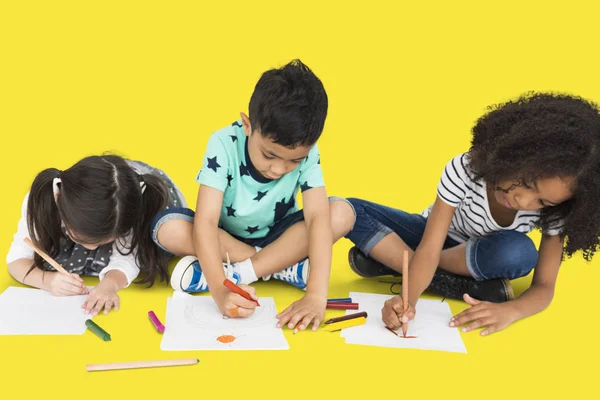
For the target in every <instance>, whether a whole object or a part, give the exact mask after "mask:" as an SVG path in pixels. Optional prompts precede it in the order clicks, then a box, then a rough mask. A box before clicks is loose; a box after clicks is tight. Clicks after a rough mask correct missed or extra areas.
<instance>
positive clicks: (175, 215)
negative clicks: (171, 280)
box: [150, 208, 195, 257]
mask: <svg viewBox="0 0 600 400" xmlns="http://www.w3.org/2000/svg"><path fill="white" fill-rule="evenodd" d="M194 215H195V213H194V211H193V210H190V209H189V208H167V209H164V210H162V211H160V212H159V213H158V214H156V216H155V217H154V219H153V220H152V224H151V225H150V230H151V232H150V234H151V235H152V240H153V241H154V243H156V245H157V246H158V247H160V248H161V249H162V250H164V251H166V252H167V253H169V255H170V256H171V257H174V256H175V254H173V253H171V252H170V251H169V250H167V249H166V248H164V247H163V245H161V244H160V243H159V242H158V231H159V230H160V227H161V226H162V225H163V224H164V223H165V222H167V221H171V220H174V219H176V220H182V221H186V222H189V223H193V222H194Z"/></svg>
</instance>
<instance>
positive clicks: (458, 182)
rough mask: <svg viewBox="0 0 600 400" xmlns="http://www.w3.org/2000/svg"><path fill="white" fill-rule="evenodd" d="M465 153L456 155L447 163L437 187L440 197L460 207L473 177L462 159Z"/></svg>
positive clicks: (445, 201)
mask: <svg viewBox="0 0 600 400" xmlns="http://www.w3.org/2000/svg"><path fill="white" fill-rule="evenodd" d="M465 154H466V153H463V154H461V155H458V156H456V157H454V158H453V159H452V160H450V161H449V162H448V164H446V167H445V168H444V172H443V173H442V177H441V178H440V183H439V184H438V188H437V194H438V196H439V197H440V199H442V200H443V201H444V203H446V204H448V205H449V206H452V207H458V205H459V204H460V203H461V202H462V201H463V200H464V199H465V197H466V195H467V191H469V189H468V185H467V183H468V182H470V181H471V179H470V177H469V174H468V172H467V171H466V170H465V167H464V165H465V163H464V162H463V160H462V158H463V157H464V156H465Z"/></svg>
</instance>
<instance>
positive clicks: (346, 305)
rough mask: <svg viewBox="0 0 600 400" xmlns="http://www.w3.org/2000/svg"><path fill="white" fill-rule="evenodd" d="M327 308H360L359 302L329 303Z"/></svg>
mask: <svg viewBox="0 0 600 400" xmlns="http://www.w3.org/2000/svg"><path fill="white" fill-rule="evenodd" d="M327 308H333V309H338V310H358V303H327Z"/></svg>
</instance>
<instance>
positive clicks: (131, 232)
mask: <svg viewBox="0 0 600 400" xmlns="http://www.w3.org/2000/svg"><path fill="white" fill-rule="evenodd" d="M185 205H186V203H185V199H184V197H183V195H182V194H181V192H180V191H179V189H178V188H177V186H176V185H175V184H174V183H173V182H172V181H171V179H170V178H169V177H168V176H167V175H166V174H165V173H164V172H163V171H160V170H158V169H155V168H153V167H151V166H149V165H147V164H144V163H142V162H139V161H129V160H125V159H123V158H121V157H118V156H114V155H103V156H91V157H86V158H84V159H82V160H80V161H78V162H77V163H76V164H75V165H73V166H72V167H70V168H68V169H66V170H64V171H61V170H58V169H56V168H48V169H45V170H43V171H42V172H40V173H39V174H38V175H37V176H36V178H35V179H34V181H33V184H32V185H31V190H30V192H29V193H28V194H27V195H26V196H25V200H24V201H23V206H22V216H21V219H20V221H19V225H18V230H17V233H16V234H15V235H14V241H13V243H12V244H11V246H10V250H9V253H8V255H7V257H6V262H7V264H8V270H9V272H10V274H11V275H12V276H13V278H15V279H16V280H18V281H19V282H21V283H23V284H26V285H29V286H34V287H37V288H40V289H44V290H47V291H48V292H50V293H52V294H53V295H55V296H71V295H81V294H86V293H87V289H86V287H85V285H84V283H83V280H82V279H81V277H80V275H91V276H99V278H100V282H99V283H98V285H97V286H96V287H95V288H94V289H93V290H92V291H91V292H90V293H89V296H88V297H87V299H86V301H85V303H84V305H83V307H84V308H85V312H86V313H90V314H92V315H96V314H98V313H99V312H101V311H102V309H104V313H105V314H107V313H108V312H109V311H110V310H111V309H113V308H114V309H115V310H118V309H119V306H120V303H119V302H120V300H119V296H118V294H117V292H118V291H119V290H120V289H122V288H125V287H127V286H129V284H130V283H131V282H132V281H134V280H135V279H136V278H138V275H140V277H141V279H140V283H149V284H152V283H153V282H154V280H155V279H156V278H157V277H160V278H161V279H168V270H167V261H168V257H169V256H168V254H167V253H166V252H164V251H163V250H161V249H160V248H158V247H157V246H156V245H155V244H154V242H153V241H152V237H151V235H150V224H151V222H152V218H153V217H154V216H155V215H156V214H157V213H158V212H159V211H161V210H163V209H165V208H167V207H181V206H185ZM28 239H30V241H28ZM26 242H28V243H32V242H33V247H34V248H36V251H38V250H39V251H41V252H43V253H45V254H46V255H48V256H49V259H48V260H45V259H43V258H42V256H40V254H36V253H34V251H33V249H32V248H31V247H30V246H28V245H27V244H26ZM53 260H54V261H53ZM48 261H50V263H49V262H48ZM55 262H57V263H58V265H57V267H58V269H56V268H54V267H53V265H56V263H55ZM60 267H62V268H60ZM61 272H62V273H61Z"/></svg>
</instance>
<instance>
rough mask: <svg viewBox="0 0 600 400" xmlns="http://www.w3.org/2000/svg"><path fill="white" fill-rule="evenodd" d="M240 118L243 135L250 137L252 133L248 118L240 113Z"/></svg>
mask: <svg viewBox="0 0 600 400" xmlns="http://www.w3.org/2000/svg"><path fill="white" fill-rule="evenodd" d="M240 117H241V118H242V127H243V128H244V134H245V135H246V136H250V134H251V133H252V126H251V125H250V118H248V116H247V115H246V114H244V113H243V112H241V113H240Z"/></svg>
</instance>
